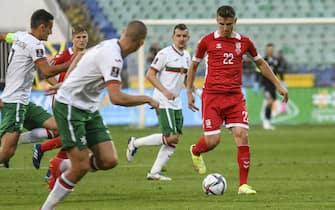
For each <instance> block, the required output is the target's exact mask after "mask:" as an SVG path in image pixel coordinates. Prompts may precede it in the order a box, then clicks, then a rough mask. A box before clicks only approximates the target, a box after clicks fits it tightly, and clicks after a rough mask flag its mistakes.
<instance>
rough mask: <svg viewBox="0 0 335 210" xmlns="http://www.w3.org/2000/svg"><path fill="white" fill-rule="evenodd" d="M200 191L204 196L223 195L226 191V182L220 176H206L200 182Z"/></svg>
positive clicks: (215, 174) (216, 174)
mask: <svg viewBox="0 0 335 210" xmlns="http://www.w3.org/2000/svg"><path fill="white" fill-rule="evenodd" d="M202 190H203V191H204V193H206V195H223V194H224V192H226V190H227V181H226V179H225V178H224V177H223V176H222V175H221V174H218V173H213V174H208V175H207V176H206V177H205V178H204V180H203V181H202Z"/></svg>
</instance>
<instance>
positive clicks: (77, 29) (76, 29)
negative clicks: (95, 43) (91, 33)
mask: <svg viewBox="0 0 335 210" xmlns="http://www.w3.org/2000/svg"><path fill="white" fill-rule="evenodd" d="M81 32H86V28H85V27H84V26H83V25H81V24H77V25H73V26H72V36H73V35H76V34H79V33H81Z"/></svg>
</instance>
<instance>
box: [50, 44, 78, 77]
mask: <svg viewBox="0 0 335 210" xmlns="http://www.w3.org/2000/svg"><path fill="white" fill-rule="evenodd" d="M72 56H73V50H72V48H71V47H70V48H67V49H66V50H64V51H63V52H62V53H61V54H58V55H56V57H55V58H54V59H52V62H51V63H52V65H57V64H62V63H65V62H67V61H69V60H71V58H72ZM65 75H66V71H63V72H61V73H59V74H58V75H57V76H56V79H57V81H58V82H63V81H64V78H65Z"/></svg>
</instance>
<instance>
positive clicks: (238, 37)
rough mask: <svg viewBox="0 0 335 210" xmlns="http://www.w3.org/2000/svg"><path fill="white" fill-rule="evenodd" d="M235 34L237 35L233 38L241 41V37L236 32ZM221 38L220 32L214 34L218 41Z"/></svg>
mask: <svg viewBox="0 0 335 210" xmlns="http://www.w3.org/2000/svg"><path fill="white" fill-rule="evenodd" d="M234 34H235V36H234V37H233V38H235V39H238V40H241V35H240V34H239V33H237V32H234ZM219 37H221V36H220V34H219V31H215V32H214V38H215V39H217V38H219Z"/></svg>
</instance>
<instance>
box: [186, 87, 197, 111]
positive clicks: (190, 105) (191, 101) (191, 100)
mask: <svg viewBox="0 0 335 210" xmlns="http://www.w3.org/2000/svg"><path fill="white" fill-rule="evenodd" d="M187 100H188V108H189V109H191V110H192V111H193V112H195V111H199V108H198V107H196V106H195V105H194V96H193V94H192V92H188V91H187Z"/></svg>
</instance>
